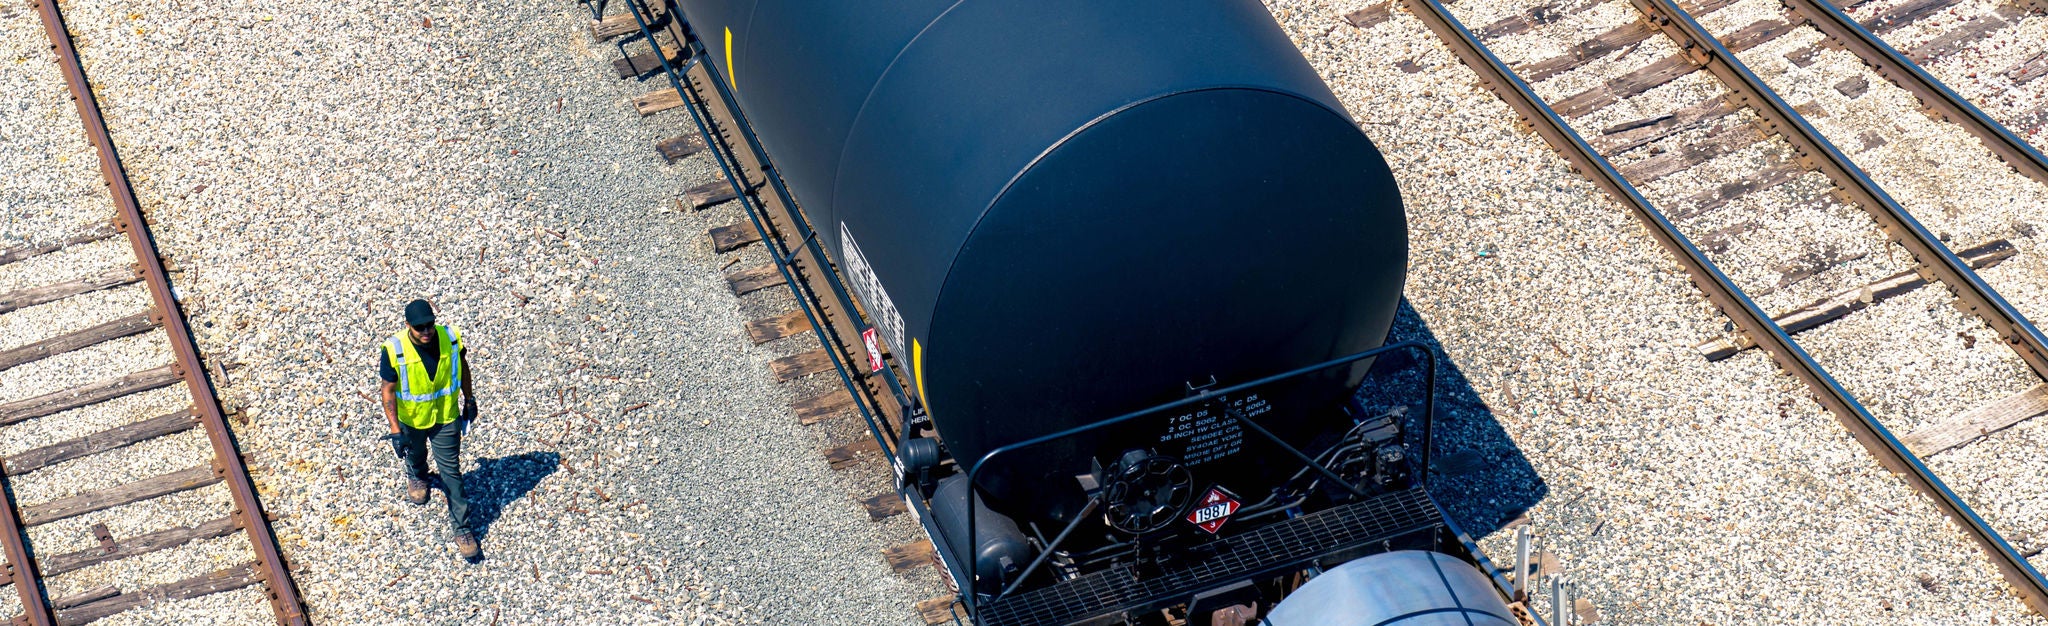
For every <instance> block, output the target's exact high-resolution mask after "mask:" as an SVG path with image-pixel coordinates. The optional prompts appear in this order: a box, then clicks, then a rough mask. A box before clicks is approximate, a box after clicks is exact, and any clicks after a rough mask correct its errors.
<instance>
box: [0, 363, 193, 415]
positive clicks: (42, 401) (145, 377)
mask: <svg viewBox="0 0 2048 626" xmlns="http://www.w3.org/2000/svg"><path fill="white" fill-rule="evenodd" d="M180 382H184V379H183V378H180V377H179V376H178V373H177V372H176V371H175V370H173V369H172V366H169V365H165V366H162V367H157V368H152V369H147V370H143V371H140V372H136V373H133V374H129V375H126V376H118V377H114V378H107V379H102V380H97V381H93V382H91V383H88V384H86V385H85V386H83V387H78V388H75V389H66V390H63V391H53V392H50V393H46V394H43V395H40V396H36V397H33V398H28V399H25V400H16V401H13V402H9V403H6V404H0V426H5V425H8V424H14V423H18V422H23V421H27V420H31V419H35V418H38V417H42V416H45V415H52V414H56V413H61V412H64V411H69V410H71V409H75V408H78V407H82V406H89V405H94V404H99V403H101V402H105V401H108V400H112V399H114V398H119V397H122V396H126V395H129V394H136V393H142V392H144V391H149V390H152V389H161V388H164V387H169V386H171V385H174V384H177V383H180Z"/></svg>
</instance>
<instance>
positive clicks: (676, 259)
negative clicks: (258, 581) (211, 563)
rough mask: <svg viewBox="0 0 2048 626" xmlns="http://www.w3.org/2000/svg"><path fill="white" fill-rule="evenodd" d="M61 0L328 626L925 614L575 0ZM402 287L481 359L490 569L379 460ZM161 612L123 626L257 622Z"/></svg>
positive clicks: (713, 216)
mask: <svg viewBox="0 0 2048 626" xmlns="http://www.w3.org/2000/svg"><path fill="white" fill-rule="evenodd" d="M66 8H67V12H68V13H69V14H71V15H73V17H72V24H73V28H74V30H75V31H77V32H78V33H79V35H80V38H81V40H83V41H86V42H89V43H88V45H86V46H85V47H84V49H83V50H82V51H81V54H82V55H83V57H84V59H85V61H86V64H87V69H88V71H89V72H90V74H91V76H92V77H93V79H94V81H95V83H96V85H97V86H98V87H99V89H100V90H101V92H102V98H103V102H104V106H105V107H106V112H107V116H108V121H109V126H110V127H111V128H112V130H113V133H114V136H115V141H116V144H117V145H118V146H119V147H120V148H121V150H122V152H123V154H124V159H125V160H126V161H127V165H128V167H129V168H130V170H131V171H132V172H134V173H135V176H136V179H137V180H136V187H137V192H138V194H139V195H140V196H141V199H142V202H143V204H144V206H146V207H150V208H151V210H152V215H151V216H152V219H153V221H154V227H155V234H156V236H157V238H158V242H159V245H160V247H161V248H162V249H163V251H164V252H165V253H166V254H167V255H168V256H169V257H171V258H172V259H173V260H174V261H175V262H176V263H177V264H178V265H179V266H181V267H184V268H188V271H186V272H185V273H184V274H182V275H181V276H178V277H175V279H176V280H177V284H178V287H179V290H180V293H181V295H182V296H183V297H185V299H186V303H187V310H188V313H189V314H190V316H191V320H192V322H193V326H194V330H195V334H196V335H197V336H198V341H199V343H200V346H201V348H202V349H203V350H204V351H205V352H207V353H208V354H209V356H210V358H212V359H213V360H214V362H216V363H217V364H221V365H225V366H227V367H228V374H227V376H226V377H225V380H224V381H220V380H217V381H216V382H218V383H220V386H221V389H222V394H223V396H224V397H225V398H227V399H229V400H230V401H232V402H234V403H235V404H238V405H240V406H242V407H245V408H244V413H243V414H244V415H245V416H247V417H248V418H249V420H250V423H249V424H248V425H247V426H245V427H242V428H241V429H240V432H239V435H240V437H241V440H242V443H243V447H244V449H245V451H248V452H250V453H252V454H254V455H256V457H257V458H258V459H259V460H258V461H257V462H256V463H255V464H256V465H257V466H258V470H257V472H256V474H257V479H258V482H259V485H260V488H261V490H262V491H263V493H264V495H265V496H266V498H267V499H266V505H267V506H268V507H269V508H270V509H271V510H272V511H275V512H277V513H279V514H280V515H282V516H283V519H281V520H280V521H278V522H277V523H276V524H275V525H276V528H277V530H278V534H279V536H280V539H281V542H282V543H283V545H284V547H285V550H286V555H287V557H288V558H289V559H290V560H291V561H292V563H293V564H294V565H295V566H297V567H298V571H297V572H296V573H295V577H296V579H297V581H298V584H299V586H300V589H301V591H302V592H303V594H304V595H305V596H306V598H307V601H308V604H309V605H310V606H311V608H312V610H313V617H314V618H315V619H316V620H318V621H321V622H332V623H411V622H417V621H430V622H436V623H441V622H455V621H472V622H477V623H490V622H496V623H506V624H520V623H708V624H724V623H805V624H809V623H843V624H876V623H916V622H915V617H914V613H913V612H912V611H911V609H910V606H911V604H912V603H913V602H915V601H917V600H921V599H923V598H926V597H931V596H935V595H938V594H939V593H940V592H941V590H940V589H939V588H938V587H937V586H936V580H935V579H933V578H932V577H930V576H929V575H928V574H924V575H917V576H912V577H910V578H904V577H902V576H898V575H896V574H893V573H891V572H890V571H889V569H888V568H887V567H886V565H885V564H884V563H883V561H882V559H881V557H880V550H881V549H882V548H883V547H885V546H887V545H890V544H892V543H897V542H901V541H907V540H909V538H910V536H911V532H910V531H911V530H912V529H913V528H914V526H913V525H912V523H911V522H910V521H909V520H908V519H907V518H900V517H899V518H897V519H893V520H889V521H887V522H883V523H877V522H872V521H870V520H868V518H867V515H866V514H865V513H864V512H863V511H862V509H861V508H860V506H859V504H858V502H856V500H855V497H856V496H866V495H870V494H869V493H867V491H872V490H875V489H877V488H878V487H879V486H885V485H886V482H883V483H880V484H879V485H878V484H876V483H874V482H873V478H874V477H873V476H871V475H870V474H873V473H874V472H875V470H874V469H873V468H864V469H863V470H861V472H864V473H855V474H839V473H834V472H832V471H830V470H828V469H827V468H826V466H825V463H824V461H823V459H822V458H821V457H820V456H819V453H818V450H819V449H820V448H822V447H826V446H829V445H833V444H836V443H838V442H837V441H833V440H831V439H830V435H827V434H826V433H824V432H810V431H808V430H807V429H805V428H804V427H802V426H800V425H799V424H797V422H796V419H795V418H794V417H793V416H791V415H790V414H789V413H788V409H787V404H788V402H790V401H791V400H792V399H794V395H793V393H792V392H791V391H790V390H787V389H782V388H778V387H777V386H775V385H773V384H772V383H771V382H770V379H769V377H768V375H767V372H766V368H765V367H764V364H765V361H766V360H767V359H768V358H770V357H771V356H772V355H774V354H776V352H775V350H778V349H780V350H787V349H789V348H787V347H779V346H769V347H763V348H756V347H753V346H751V345H749V344H748V343H747V342H746V340H745V339H744V337H743V335H742V333H741V324H742V322H744V321H746V319H747V318H746V317H744V316H742V313H741V303H740V302H738V301H737V300H736V299H735V298H734V297H733V296H732V295H731V293H730V292H729V290H727V288H726V286H725V283H724V280H723V278H722V276H721V274H720V273H719V269H720V267H719V266H720V264H721V263H722V260H721V259H719V258H717V257H716V256H715V255H713V254H712V253H711V252H710V250H709V245H708V242H707V240H706V239H705V237H704V235H703V233H704V231H705V230H706V229H707V228H709V227H711V226H717V225H722V224H723V223H724V221H716V220H730V219H731V216H730V215H727V214H723V213H721V212H719V211H711V212H704V213H697V214H685V213H677V212H676V211H675V210H674V208H673V207H674V206H675V205H674V197H675V196H676V195H677V194H678V193H679V192H680V190H681V189H683V188H686V187H689V186H691V185H693V184H697V183H702V182H706V181H709V180H713V178H712V176H713V174H712V170H711V168H709V167H708V162H706V161H704V160H703V159H704V157H697V158H695V159H692V160H687V161H684V162H681V163H678V164H675V165H668V164H665V163H663V162H662V161H661V159H660V157H659V156H658V155H657V154H655V152H654V151H653V149H652V147H651V146H652V144H653V142H654V141H656V140H658V139H663V138H666V137H667V136H672V135H674V134H677V133H680V132H684V131H694V127H693V126H691V125H690V122H689V121H688V118H687V116H686V115H685V114H683V113H682V112H681V111H675V112H671V113H669V114H665V115H664V116H661V117H656V118H652V119H648V120H642V119H640V118H639V117H638V116H637V115H635V114H634V113H633V112H632V109H631V106H630V100H631V98H632V97H634V96H637V95H639V94H640V93H643V92H645V91H650V90H652V89H654V88H655V87H657V86H658V84H657V83H653V82H649V83H639V84H635V83H630V82H623V81H617V80H615V79H613V78H612V77H610V76H608V74H609V73H610V64H609V60H610V59H611V58H614V57H613V56H612V55H613V54H614V52H615V49H614V48H613V47H612V46H611V45H610V44H607V43H594V42H592V41H591V40H590V36H589V34H588V31H587V25H588V14H587V13H584V12H583V8H582V7H581V6H580V5H576V4H573V3H567V2H563V3H504V4H494V5H488V6H474V5H473V6H464V7H460V8H459V9H457V8H453V7H448V8H441V7H436V8H429V9H398V10H394V9H393V8H392V7H389V6H383V5H369V4H361V3H358V4H353V5H351V4H346V3H344V4H327V5H321V6H317V7H316V6H304V7H300V6H293V5H272V4H268V3H260V2H259V3H249V2H233V3H228V4H209V5H191V4H174V5H173V6H164V5H152V4H147V3H135V2H122V1H112V2H109V1H101V0H94V1H80V2H74V3H71V4H69V5H67V7H66ZM308 32H318V33H321V35H320V36H319V37H303V36H302V35H303V34H304V33H308ZM415 297H424V298H429V299H432V300H434V301H435V302H436V305H437V310H438V312H439V314H440V317H441V318H442V320H444V321H445V322H447V323H449V324H453V325H456V326H458V327H460V328H461V329H462V330H463V331H464V335H465V337H466V338H467V339H469V341H470V342H471V349H472V350H473V359H474V363H475V366H474V367H475V374H476V381H477V383H476V384H477V385H478V389H477V390H478V393H479V395H480V396H481V398H482V410H483V414H484V418H483V420H482V422H481V423H480V424H479V425H478V427H477V430H476V431H474V432H472V434H471V435H470V436H469V437H468V439H467V440H466V441H465V446H464V447H465V450H464V460H465V471H466V472H467V474H468V475H467V477H466V481H465V485H467V488H468V490H469V492H470V494H471V495H470V497H471V499H472V502H473V510H474V511H475V512H474V513H473V515H474V516H476V517H477V518H478V519H477V521H478V522H479V523H481V524H483V525H484V526H485V528H486V530H485V532H484V538H483V548H484V552H485V559H484V561H483V562H482V563H480V564H477V565H469V564H465V563H462V562H461V561H460V560H458V559H457V557H456V555H455V553H454V548H453V545H452V544H451V543H450V534H449V532H448V531H447V528H446V526H447V524H446V512H445V504H444V501H443V499H442V497H441V496H440V495H436V496H434V499H433V501H432V503H431V504H430V505H429V506H427V507H423V508H416V507H413V506H410V505H406V504H404V503H402V502H401V501H400V496H401V494H402V491H403V487H404V483H403V479H402V478H401V476H400V472H399V470H398V464H397V463H396V461H395V460H393V459H391V458H390V457H389V452H388V451H387V450H386V449H385V448H383V447H382V444H381V443H380V442H378V441H377V440H376V437H377V436H378V435H380V434H382V432H383V429H384V426H383V419H382V417H381V416H380V415H379V409H378V407H377V405H376V403H375V402H374V400H373V397H372V395H371V394H372V392H373V391H374V389H375V387H374V381H375V374H374V372H373V369H374V365H375V361H374V359H375V358H376V352H375V346H376V344H377V342H378V341H380V340H382V339H383V338H385V337H387V336H389V335H390V334H391V333H393V332H395V331H397V330H398V329H399V328H400V327H401V326H400V321H399V318H400V316H399V310H400V308H401V307H402V306H403V305H404V304H405V302H406V301H407V300H410V299H412V298H415ZM804 340H806V341H808V339H804ZM792 341H795V340H792ZM236 537H239V535H237V536H236ZM219 598H221V597H209V598H204V599H201V600H199V601H193V602H189V603H184V604H186V605H187V608H189V609H191V610H192V611H194V612H193V613H186V614H178V615H188V616H189V615H204V614H205V613H204V612H203V607H205V606H223V605H222V602H224V600H221V599H219ZM258 608H259V609H261V608H262V607H260V606H259V607H258ZM167 615H169V614H154V613H152V614H143V613H134V614H124V615H122V616H120V617H119V618H117V619H118V620H122V622H121V623H163V622H164V621H166V620H171V621H176V620H179V619H182V620H184V621H188V622H192V623H220V621H222V620H231V618H232V619H241V618H237V617H235V616H236V615H239V616H244V617H254V618H262V617H264V616H263V615H262V613H261V612H260V611H259V612H258V613H248V612H246V611H244V612H241V613H235V614H232V615H227V614H224V615H223V616H221V617H219V618H217V619H199V618H191V617H175V616H173V617H167ZM174 618H175V619H174ZM254 621H259V622H260V621H263V620H262V619H255V620H254Z"/></svg>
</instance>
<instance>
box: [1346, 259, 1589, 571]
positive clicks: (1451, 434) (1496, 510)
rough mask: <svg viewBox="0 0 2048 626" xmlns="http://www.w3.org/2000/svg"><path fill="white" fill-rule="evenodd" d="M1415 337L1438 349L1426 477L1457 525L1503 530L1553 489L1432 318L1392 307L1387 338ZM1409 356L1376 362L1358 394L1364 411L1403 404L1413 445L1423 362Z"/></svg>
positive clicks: (1471, 530) (1481, 533)
mask: <svg viewBox="0 0 2048 626" xmlns="http://www.w3.org/2000/svg"><path fill="white" fill-rule="evenodd" d="M1397 341H1417V342H1421V343H1424V344H1427V345H1428V346H1429V348H1430V349H1431V350H1434V351H1436V353H1437V354H1440V355H1443V359H1442V361H1440V362H1439V370H1438V372H1437V415H1436V428H1435V431H1436V433H1435V439H1436V442H1435V459H1436V460H1435V462H1433V463H1431V464H1432V465H1434V466H1435V470H1436V471H1435V473H1434V474H1432V475H1431V477H1430V480H1429V492H1430V495H1431V496H1433V497H1435V498H1436V501H1437V503H1438V504H1439V505H1441V506H1442V507H1443V509H1444V511H1445V513H1447V514H1448V515H1450V517H1451V519H1452V520H1453V521H1455V522H1456V523H1457V524H1458V526H1459V528H1462V529H1464V530H1465V532H1466V533H1467V534H1469V535H1471V536H1472V538H1473V539H1474V540H1477V539H1479V538H1482V537H1485V536H1487V535H1491V534H1493V533H1494V532H1496V531H1499V530H1501V528H1502V527H1503V526H1505V525H1506V524H1507V523H1508V522H1510V521H1513V520H1514V519H1515V518H1517V517H1520V516H1521V515H1522V514H1523V513H1524V512H1526V511H1528V510H1529V507H1532V506H1535V505H1536V503H1537V502H1539V501H1542V500H1543V498H1544V497H1546V496H1548V495H1549V494H1550V487H1549V486H1548V485H1546V484H1545V483H1544V482H1543V477H1542V476H1538V475H1537V474H1536V469H1535V468H1534V467H1532V466H1531V465H1530V464H1529V459H1528V458H1527V457H1524V456H1523V455H1522V451H1521V449H1520V448H1518V447H1516V446H1515V441H1514V439H1513V438H1511V437H1509V436H1508V434H1507V431H1506V430H1503V429H1502V428H1501V425H1500V421H1499V420H1498V419H1496V418H1495V416H1494V413H1493V409H1492V408H1490V407H1488V406H1486V403H1485V402H1483V401H1481V400H1480V399H1479V394H1478V393H1477V392H1474V391H1473V390H1472V384H1471V381H1469V380H1466V378H1465V373H1464V370H1462V369H1460V368H1459V367H1458V361H1457V359H1456V355H1454V354H1452V353H1450V352H1447V351H1445V350H1444V347H1443V346H1442V345H1440V344H1438V342H1437V338H1436V335H1435V333H1432V332H1431V331H1430V329H1429V324H1428V323H1427V322H1425V321H1423V320H1422V318H1421V316H1419V315H1417V314H1416V313H1415V309H1414V308H1412V307H1410V306H1408V301H1407V300H1406V299H1403V300H1402V301H1401V304H1400V307H1399V308H1398V309H1397V310H1396V311H1395V313H1394V328H1393V330H1392V331H1391V332H1390V333H1389V336H1388V337H1387V342H1388V343H1393V342H1397ZM1413 360H1414V359H1413V357H1412V356H1410V355H1408V354H1406V353H1399V352H1397V353H1393V354H1389V355H1387V356H1385V357H1382V358H1381V359H1380V360H1379V361H1378V362H1376V363H1374V364H1373V368H1372V371H1371V373H1370V374H1368V375H1367V377H1366V381H1365V384H1364V385H1363V387H1362V389H1361V391H1360V393H1359V403H1360V404H1361V405H1362V406H1364V407H1365V409H1366V410H1367V411H1387V410H1394V409H1395V408H1396V407H1406V408H1405V409H1403V410H1405V411H1406V413H1407V418H1406V420H1407V421H1406V423H1405V424H1404V425H1403V426H1404V428H1405V429H1406V432H1407V433H1408V436H1409V437H1410V439H1411V441H1410V442H1409V445H1410V446H1411V449H1416V450H1420V449H1421V444H1422V441H1421V438H1420V436H1419V434H1420V433H1421V432H1422V423H1421V421H1420V415H1419V412H1420V410H1421V408H1422V407H1421V406H1420V405H1419V404H1415V402H1416V400H1415V393H1414V392H1413V391H1412V390H1414V389H1419V388H1421V377H1422V368H1419V367H1414V366H1413Z"/></svg>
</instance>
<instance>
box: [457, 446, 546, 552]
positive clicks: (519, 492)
mask: <svg viewBox="0 0 2048 626" xmlns="http://www.w3.org/2000/svg"><path fill="white" fill-rule="evenodd" d="M561 465H562V455H560V454H556V453H553V452H528V453H526V454H520V455H514V456H507V457H498V458H480V459H477V461H476V469H474V470H470V471H469V472H466V473H464V474H463V476H462V486H463V488H464V489H465V490H466V491H468V492H469V493H467V494H464V495H467V496H469V522H470V526H471V527H472V530H475V531H476V535H477V538H478V539H482V538H483V537H484V536H486V535H489V534H490V532H491V524H492V523H493V522H496V521H498V515H499V514H500V513H503V512H504V510H505V505H506V504H510V503H511V502H512V501H513V500H518V499H519V498H521V497H523V496H525V495H526V494H527V492H530V491H533V488H534V487H536V486H539V485H540V481H541V480H543V479H545V478H547V477H548V475H549V474H553V473H555V468H558V467H561Z"/></svg>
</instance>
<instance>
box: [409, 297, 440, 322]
mask: <svg viewBox="0 0 2048 626" xmlns="http://www.w3.org/2000/svg"><path fill="white" fill-rule="evenodd" d="M433 323H434V305H431V304H427V301H425V300H414V301H412V302H409V303H407V304H406V305H405V324H406V325H407V326H430V325H432V324H433Z"/></svg>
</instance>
